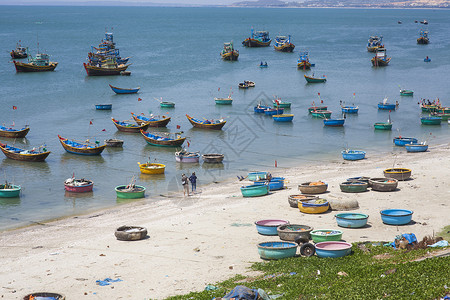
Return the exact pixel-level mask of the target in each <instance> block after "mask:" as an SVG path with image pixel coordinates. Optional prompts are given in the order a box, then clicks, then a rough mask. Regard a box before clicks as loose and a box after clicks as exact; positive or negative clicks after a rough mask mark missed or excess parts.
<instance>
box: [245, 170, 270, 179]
mask: <svg viewBox="0 0 450 300" xmlns="http://www.w3.org/2000/svg"><path fill="white" fill-rule="evenodd" d="M267 174H268V173H267V172H250V173H248V175H247V178H248V180H251V181H258V180H264V179H266V178H267Z"/></svg>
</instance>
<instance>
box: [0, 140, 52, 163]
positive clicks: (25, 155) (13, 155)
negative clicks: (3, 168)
mask: <svg viewBox="0 0 450 300" xmlns="http://www.w3.org/2000/svg"><path fill="white" fill-rule="evenodd" d="M0 149H1V150H2V152H3V154H5V156H6V157H7V158H10V159H14V160H20V161H44V160H45V159H46V158H47V156H48V155H49V154H50V151H47V149H46V148H45V146H41V147H38V148H33V149H31V150H25V149H20V148H16V147H12V146H9V145H6V144H2V143H0Z"/></svg>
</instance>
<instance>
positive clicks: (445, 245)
mask: <svg viewBox="0 0 450 300" xmlns="http://www.w3.org/2000/svg"><path fill="white" fill-rule="evenodd" d="M447 246H448V242H447V241H446V240H442V241H439V242H437V243H434V244H433V245H428V247H447Z"/></svg>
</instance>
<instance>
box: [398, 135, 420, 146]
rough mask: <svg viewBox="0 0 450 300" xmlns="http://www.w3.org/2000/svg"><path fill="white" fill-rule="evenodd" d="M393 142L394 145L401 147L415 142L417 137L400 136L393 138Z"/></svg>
mask: <svg viewBox="0 0 450 300" xmlns="http://www.w3.org/2000/svg"><path fill="white" fill-rule="evenodd" d="M394 144H395V145H396V146H400V147H403V146H405V145H406V144H417V139H416V138H401V137H396V138H394Z"/></svg>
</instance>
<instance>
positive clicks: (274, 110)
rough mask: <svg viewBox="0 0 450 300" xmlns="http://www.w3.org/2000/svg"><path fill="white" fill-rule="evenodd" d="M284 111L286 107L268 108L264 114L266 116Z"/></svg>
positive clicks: (280, 113)
mask: <svg viewBox="0 0 450 300" xmlns="http://www.w3.org/2000/svg"><path fill="white" fill-rule="evenodd" d="M283 112H284V108H268V109H266V110H265V111H264V114H265V115H266V116H273V115H282V114H283Z"/></svg>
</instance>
